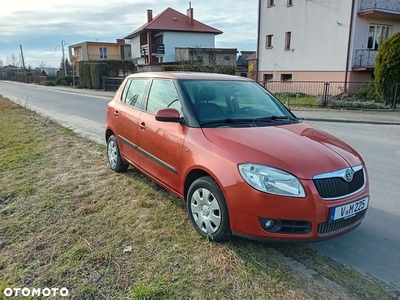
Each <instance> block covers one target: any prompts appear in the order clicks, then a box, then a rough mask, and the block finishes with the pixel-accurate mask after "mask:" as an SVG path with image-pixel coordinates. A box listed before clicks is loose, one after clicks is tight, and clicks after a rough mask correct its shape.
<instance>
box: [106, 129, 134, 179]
mask: <svg viewBox="0 0 400 300" xmlns="http://www.w3.org/2000/svg"><path fill="white" fill-rule="evenodd" d="M107 158H108V164H109V165H110V168H111V169H112V170H114V171H115V172H124V171H126V170H127V169H128V168H129V164H128V163H126V162H124V161H123V160H122V158H121V154H120V152H119V148H118V143H117V139H116V138H115V136H114V135H111V136H110V137H109V138H108V141H107Z"/></svg>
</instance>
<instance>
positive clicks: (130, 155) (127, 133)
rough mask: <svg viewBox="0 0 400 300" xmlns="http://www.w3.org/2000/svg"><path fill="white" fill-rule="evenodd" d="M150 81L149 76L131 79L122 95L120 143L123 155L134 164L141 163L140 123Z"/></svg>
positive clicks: (119, 115) (119, 128)
mask: <svg viewBox="0 0 400 300" xmlns="http://www.w3.org/2000/svg"><path fill="white" fill-rule="evenodd" d="M149 82H150V80H149V79H147V78H133V79H131V80H130V81H129V82H128V83H127V84H126V86H125V89H124V91H123V93H122V95H121V108H120V109H119V111H118V118H119V122H118V124H119V125H118V133H117V135H118V136H117V138H118V144H119V145H120V150H121V154H122V156H123V157H124V158H125V159H127V160H128V161H129V162H130V163H132V164H134V165H139V152H138V124H139V116H140V114H141V113H142V108H143V104H144V101H143V100H144V95H145V94H146V89H147V88H148V84H149Z"/></svg>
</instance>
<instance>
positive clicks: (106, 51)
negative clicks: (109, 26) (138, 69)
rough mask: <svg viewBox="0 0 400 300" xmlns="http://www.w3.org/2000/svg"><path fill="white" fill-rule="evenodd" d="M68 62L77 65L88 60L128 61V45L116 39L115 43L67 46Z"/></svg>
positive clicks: (88, 43)
mask: <svg viewBox="0 0 400 300" xmlns="http://www.w3.org/2000/svg"><path fill="white" fill-rule="evenodd" d="M68 51H69V60H70V61H71V62H75V63H76V64H77V67H76V69H77V70H79V68H78V65H79V61H90V60H102V59H104V60H106V59H114V60H124V59H130V58H131V57H130V45H129V44H127V43H125V40H123V39H117V40H116V43H109V42H88V41H86V42H82V43H78V44H74V45H71V46H68Z"/></svg>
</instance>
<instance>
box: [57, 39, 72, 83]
mask: <svg viewBox="0 0 400 300" xmlns="http://www.w3.org/2000/svg"><path fill="white" fill-rule="evenodd" d="M65 45H70V44H68V43H66V42H65V41H64V40H62V41H61V47H60V46H57V47H56V48H55V50H54V51H57V48H61V51H62V60H63V65H64V76H67V65H66V63H65V52H64V47H65Z"/></svg>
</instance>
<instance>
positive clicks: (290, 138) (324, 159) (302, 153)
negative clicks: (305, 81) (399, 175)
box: [203, 123, 363, 179]
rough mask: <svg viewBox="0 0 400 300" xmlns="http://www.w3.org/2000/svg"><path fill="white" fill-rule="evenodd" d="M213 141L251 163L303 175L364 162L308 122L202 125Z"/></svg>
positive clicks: (334, 169)
mask: <svg viewBox="0 0 400 300" xmlns="http://www.w3.org/2000/svg"><path fill="white" fill-rule="evenodd" d="M203 133H204V135H205V137H206V138H207V139H208V140H209V141H211V142H212V143H213V144H215V145H217V146H218V147H220V148H223V149H225V150H226V151H229V152H230V153H232V154H234V155H235V156H237V157H239V158H241V159H243V160H245V161H247V162H251V163H258V164H264V165H268V166H272V167H275V168H279V169H282V170H285V171H287V172H290V173H292V174H294V175H295V176H297V177H298V178H302V179H311V178H312V177H313V176H314V175H317V174H322V173H327V172H332V171H336V170H340V169H344V168H348V167H349V166H356V165H360V164H363V160H362V158H361V156H360V155H359V154H358V153H357V152H356V151H355V150H354V149H353V148H351V147H350V146H349V145H347V144H346V143H344V142H342V141H341V140H339V139H337V138H335V137H334V136H332V135H330V134H328V133H326V132H324V131H322V130H319V129H316V128H313V127H311V126H309V125H307V124H305V123H298V124H290V125H284V126H265V127H247V128H232V127H219V128H203Z"/></svg>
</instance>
